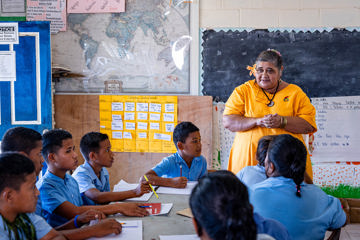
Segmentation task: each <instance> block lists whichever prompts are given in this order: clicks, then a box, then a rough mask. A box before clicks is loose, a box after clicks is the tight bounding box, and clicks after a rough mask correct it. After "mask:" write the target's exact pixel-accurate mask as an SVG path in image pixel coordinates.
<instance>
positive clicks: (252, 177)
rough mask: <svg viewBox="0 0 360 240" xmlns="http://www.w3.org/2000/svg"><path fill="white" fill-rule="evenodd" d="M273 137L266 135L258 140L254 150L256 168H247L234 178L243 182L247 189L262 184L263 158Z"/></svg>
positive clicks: (263, 178)
mask: <svg viewBox="0 0 360 240" xmlns="http://www.w3.org/2000/svg"><path fill="white" fill-rule="evenodd" d="M274 136H275V135H268V136H264V137H262V138H260V140H259V143H258V147H257V149H256V160H257V161H258V164H257V165H256V166H247V167H244V168H243V169H241V170H240V172H238V173H237V174H236V176H237V177H238V178H239V179H240V181H241V182H243V183H244V184H245V185H246V186H247V187H251V186H252V185H254V184H256V183H259V182H262V181H264V180H265V179H266V174H265V157H266V153H267V149H268V147H269V143H270V142H271V140H272V139H273V138H274Z"/></svg>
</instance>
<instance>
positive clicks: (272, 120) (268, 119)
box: [261, 113, 281, 128]
mask: <svg viewBox="0 0 360 240" xmlns="http://www.w3.org/2000/svg"><path fill="white" fill-rule="evenodd" d="M261 125H262V126H264V127H267V128H279V127H280V126H281V116H280V115H278V114H277V113H275V114H269V115H265V116H264V117H263V118H262V119H261Z"/></svg>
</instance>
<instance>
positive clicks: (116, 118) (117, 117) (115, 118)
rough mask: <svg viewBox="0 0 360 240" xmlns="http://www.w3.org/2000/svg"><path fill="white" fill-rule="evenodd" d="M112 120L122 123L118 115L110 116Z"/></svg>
mask: <svg viewBox="0 0 360 240" xmlns="http://www.w3.org/2000/svg"><path fill="white" fill-rule="evenodd" d="M112 120H113V121H122V116H121V115H119V114H113V115H112Z"/></svg>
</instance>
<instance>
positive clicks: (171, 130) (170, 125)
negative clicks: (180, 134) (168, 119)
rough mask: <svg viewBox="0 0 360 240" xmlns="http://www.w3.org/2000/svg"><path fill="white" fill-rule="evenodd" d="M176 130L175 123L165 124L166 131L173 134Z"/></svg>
mask: <svg viewBox="0 0 360 240" xmlns="http://www.w3.org/2000/svg"><path fill="white" fill-rule="evenodd" d="M174 128H175V124H174V123H166V124H165V131H166V132H173V131H174Z"/></svg>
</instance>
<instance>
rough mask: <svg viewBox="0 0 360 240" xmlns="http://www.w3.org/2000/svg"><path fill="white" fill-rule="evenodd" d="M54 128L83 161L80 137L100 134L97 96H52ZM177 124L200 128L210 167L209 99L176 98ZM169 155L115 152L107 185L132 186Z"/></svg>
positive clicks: (210, 116) (210, 109) (204, 97)
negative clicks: (68, 138)
mask: <svg viewBox="0 0 360 240" xmlns="http://www.w3.org/2000/svg"><path fill="white" fill-rule="evenodd" d="M54 105H55V127H56V128H62V129H65V130H67V131H69V132H71V134H72V135H73V139H74V143H75V146H76V148H77V152H78V154H79V162H80V163H82V162H83V161H84V160H83V158H82V156H81V154H80V151H79V144H80V139H81V137H82V136H83V135H84V134H85V133H87V132H90V131H99V129H100V120H99V96H98V95H55V97H54ZM178 121H179V122H181V121H191V122H193V123H194V124H195V125H196V126H197V127H199V128H200V134H201V138H202V154H203V155H204V156H205V158H206V159H207V161H208V165H209V164H210V160H211V156H212V140H211V138H212V97H210V96H179V97H178ZM168 155H169V154H168V153H115V162H114V164H113V166H112V167H111V168H110V169H108V170H109V173H110V185H111V187H113V185H114V184H116V183H117V182H119V181H120V180H121V179H124V180H125V181H127V182H130V183H134V182H137V181H138V180H139V178H140V177H141V176H142V175H143V174H144V173H145V172H146V171H147V170H149V169H150V168H151V167H153V166H154V165H155V164H157V163H158V162H159V161H161V159H162V158H164V157H166V156H168Z"/></svg>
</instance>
